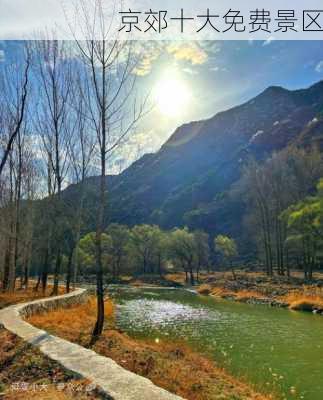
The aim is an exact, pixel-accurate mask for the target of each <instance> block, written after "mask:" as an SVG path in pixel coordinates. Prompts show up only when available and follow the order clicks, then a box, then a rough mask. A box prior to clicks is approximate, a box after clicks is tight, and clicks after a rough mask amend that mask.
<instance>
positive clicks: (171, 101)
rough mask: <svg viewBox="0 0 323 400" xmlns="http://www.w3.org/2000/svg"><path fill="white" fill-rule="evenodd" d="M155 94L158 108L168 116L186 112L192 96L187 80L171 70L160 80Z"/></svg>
mask: <svg viewBox="0 0 323 400" xmlns="http://www.w3.org/2000/svg"><path fill="white" fill-rule="evenodd" d="M153 95H154V101H155V104H156V106H157V108H158V110H159V111H160V112H161V113H162V114H163V115H165V116H167V117H177V116H179V115H182V114H184V113H186V112H187V110H188V108H189V105H190V102H191V98H192V93H191V91H190V89H189V87H188V85H187V84H186V82H185V81H184V80H183V79H181V78H180V77H179V76H177V75H176V74H172V73H171V72H169V73H167V74H165V75H164V76H162V78H161V79H160V80H159V81H158V83H157V85H156V86H155V88H154V92H153Z"/></svg>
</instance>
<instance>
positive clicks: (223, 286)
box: [172, 271, 323, 314]
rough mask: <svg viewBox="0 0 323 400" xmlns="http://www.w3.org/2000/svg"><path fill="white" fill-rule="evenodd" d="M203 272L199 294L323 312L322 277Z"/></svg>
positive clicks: (198, 286) (198, 287) (240, 272)
mask: <svg viewBox="0 0 323 400" xmlns="http://www.w3.org/2000/svg"><path fill="white" fill-rule="evenodd" d="M235 275H236V276H235V278H234V277H233V276H232V274H231V273H229V272H226V273H222V274H221V273H216V274H202V275H201V277H200V281H199V284H198V285H197V287H196V290H197V292H198V293H200V294H202V295H211V296H214V297H219V298H224V299H229V300H234V301H239V302H244V303H249V304H267V305H269V306H276V307H286V308H287V307H288V308H290V309H292V310H297V311H310V312H314V313H318V314H323V279H322V278H323V277H322V276H321V274H318V275H317V280H316V281H313V282H311V283H309V282H305V281H304V280H303V279H302V277H301V276H300V274H295V275H294V276H291V277H289V278H288V277H281V276H279V277H277V276H276V277H267V276H266V275H265V274H263V273H247V272H243V271H237V272H236V274H235ZM172 279H174V276H172Z"/></svg>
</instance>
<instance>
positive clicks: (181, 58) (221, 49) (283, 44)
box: [138, 40, 323, 151]
mask: <svg viewBox="0 0 323 400" xmlns="http://www.w3.org/2000/svg"><path fill="white" fill-rule="evenodd" d="M150 46H152V48H150V47H149V44H147V45H146V56H145V57H144V58H143V61H142V63H141V68H140V66H139V70H138V74H139V75H140V84H141V85H143V88H145V87H149V88H150V87H151V88H152V91H153V94H152V96H153V97H154V88H155V87H156V86H157V92H158V82H162V84H164V83H165V85H166V86H167V80H168V79H169V80H171V76H172V75H173V74H175V76H176V79H178V80H179V81H180V82H181V85H182V86H184V89H185V91H186V93H187V94H188V97H189V99H188V100H187V101H184V102H183V103H184V105H183V108H182V109H181V110H178V112H175V113H173V114H172V115H170V114H168V115H167V107H166V110H164V109H163V108H162V109H160V105H159V104H158V103H159V99H158V93H157V95H156V96H155V97H157V99H155V101H156V103H157V104H156V108H155V110H154V111H153V112H152V113H151V114H150V115H149V116H147V117H146V118H145V119H144V120H143V121H142V124H141V128H142V130H141V132H142V136H143V138H142V139H143V140H142V141H143V143H144V145H145V146H144V147H145V151H155V150H156V149H158V147H160V146H161V145H162V144H163V143H164V142H165V141H166V140H167V139H168V137H169V136H170V135H171V134H172V133H173V132H174V130H175V129H176V128H177V127H178V126H180V125H181V124H183V123H187V122H190V121H193V120H200V119H205V118H209V117H212V116H213V115H215V114H216V113H217V112H219V111H223V110H226V109H228V108H231V107H233V106H235V105H239V104H241V103H243V102H245V101H247V100H249V99H250V98H252V97H254V96H256V95H257V94H259V93H260V92H262V91H263V90H264V89H266V88H267V87H268V86H271V85H279V86H283V87H285V88H287V89H299V88H303V87H308V86H310V85H312V84H313V83H315V82H317V81H319V80H321V79H323V41H274V40H272V41H270V40H268V41H217V42H211V41H206V42H197V41H194V42H186V43H181V42H172V43H169V44H163V43H157V44H156V42H154V43H152V44H150ZM158 46H160V47H161V48H160V49H156V47H158ZM165 75H166V77H165ZM167 76H168V78H167ZM170 86H171V85H170ZM175 86H176V85H175ZM179 87H180V86H179ZM169 92H171V93H170V94H169V98H170V99H171V98H173V97H174V94H173V93H172V92H173V91H172V90H171V89H170V90H169ZM165 97H166V98H167V95H165ZM175 97H176V96H175Z"/></svg>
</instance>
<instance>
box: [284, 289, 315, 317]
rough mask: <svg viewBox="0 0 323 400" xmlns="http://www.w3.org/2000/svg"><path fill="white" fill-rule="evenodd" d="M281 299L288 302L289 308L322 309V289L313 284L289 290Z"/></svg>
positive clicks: (299, 309) (301, 309) (302, 309)
mask: <svg viewBox="0 0 323 400" xmlns="http://www.w3.org/2000/svg"><path fill="white" fill-rule="evenodd" d="M282 300H283V301H285V302H286V303H288V304H289V308H290V309H291V310H297V311H313V310H319V311H323V290H322V288H319V287H314V286H305V285H304V286H303V287H302V289H300V290H293V291H290V292H289V293H288V294H287V295H286V296H283V297H282Z"/></svg>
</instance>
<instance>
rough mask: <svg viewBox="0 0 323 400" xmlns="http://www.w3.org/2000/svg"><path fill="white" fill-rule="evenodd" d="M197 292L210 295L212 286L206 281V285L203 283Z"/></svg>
mask: <svg viewBox="0 0 323 400" xmlns="http://www.w3.org/2000/svg"><path fill="white" fill-rule="evenodd" d="M197 292H198V293H199V294H202V295H204V296H207V295H209V294H211V293H212V286H211V285H208V284H206V283H205V284H204V285H201V286H200V287H199V288H198V289H197Z"/></svg>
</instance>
